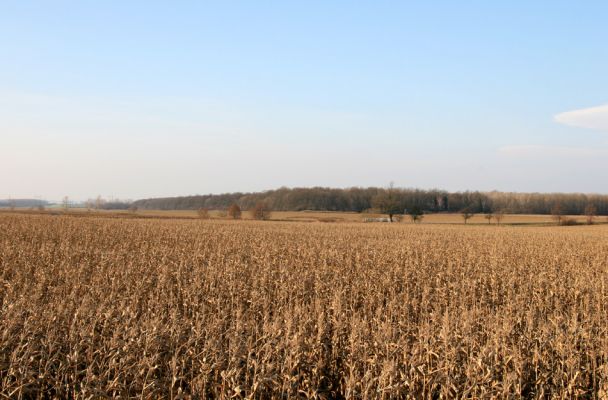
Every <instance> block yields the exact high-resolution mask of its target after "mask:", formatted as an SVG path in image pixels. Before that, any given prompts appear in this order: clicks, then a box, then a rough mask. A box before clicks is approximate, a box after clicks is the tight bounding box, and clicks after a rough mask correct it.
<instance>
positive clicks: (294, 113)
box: [0, 0, 608, 200]
mask: <svg viewBox="0 0 608 400" xmlns="http://www.w3.org/2000/svg"><path fill="white" fill-rule="evenodd" d="M606 21H608V2H605V1H576V2H574V1H535V2H530V1H511V2H488V1H459V2H448V1H429V2H422V1H420V2H389V1H373V2H372V1H369V2H347V1H335V2H321V1H309V2H260V1H255V2H254V1H251V2H244V1H243V2H239V1H236V2H203V1H175V2H168V1H167V2H160V1H105V2H95V1H87V0H84V1H54V2H49V1H25V0H24V1H5V2H1V3H0V60H2V62H1V63H0V199H1V198H7V197H9V196H10V197H13V198H26V197H27V198H30V197H41V198H45V199H49V200H57V199H60V198H61V197H63V196H64V195H68V196H69V197H70V198H72V199H79V200H84V199H86V198H92V197H95V196H97V195H98V194H100V195H102V196H105V197H109V196H114V197H118V198H125V199H126V198H130V199H137V198H145V197H157V196H175V195H188V194H197V193H198V194H202V193H220V192H232V191H257V190H265V189H272V188H277V187H280V186H289V187H295V186H332V187H349V186H384V185H387V184H388V183H389V182H391V181H393V182H395V184H396V185H397V186H403V187H420V188H441V189H447V190H467V189H470V190H494V189H496V190H503V191H520V192H524V191H534V192H554V191H559V192H595V193H608V180H607V179H606V177H607V175H608V173H607V172H606V167H608V73H607V72H606V71H608V45H607V43H608V23H606Z"/></svg>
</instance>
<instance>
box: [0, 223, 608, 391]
mask: <svg viewBox="0 0 608 400" xmlns="http://www.w3.org/2000/svg"><path fill="white" fill-rule="evenodd" d="M138 213H140V212H138ZM141 213H145V211H141ZM276 215H277V214H276V213H275V214H274V218H277V216H276ZM299 215H300V214H299ZM354 215H356V216H357V217H358V218H359V219H358V221H360V220H361V219H360V218H361V215H360V214H354ZM108 216H109V215H108ZM529 218H532V217H529ZM281 219H288V218H281ZM432 219H433V217H432V216H428V218H426V219H425V220H424V223H423V224H420V225H413V224H410V223H407V224H406V223H402V224H382V223H377V224H362V223H355V222H348V221H344V222H343V223H301V222H280V221H265V222H257V221H228V220H213V219H212V220H196V219H192V218H184V219H177V218H175V219H172V218H147V219H146V218H107V217H104V216H103V215H101V214H99V215H95V214H92V215H81V217H74V216H71V215H42V214H40V215H36V214H31V215H27V214H18V213H0V307H1V317H0V318H1V325H0V393H1V394H2V395H3V397H7V398H53V397H55V398H104V397H120V398H144V399H147V398H174V399H176V398H201V399H202V398H225V399H228V398H327V399H329V398H348V399H376V398H385V399H388V398H416V399H418V398H463V397H467V398H577V397H579V398H598V399H606V398H608V226H606V225H595V226H573V227H557V226H500V227H498V226H495V225H492V226H488V225H487V223H486V221H485V220H483V219H482V220H480V221H474V222H478V224H473V225H468V226H464V225H463V224H462V220H461V219H460V220H458V222H459V223H458V224H449V223H447V224H439V223H437V224H432V223H430V222H433V221H432ZM317 220H318V219H317ZM504 222H505V223H506V222H507V221H506V220H505V221H504Z"/></svg>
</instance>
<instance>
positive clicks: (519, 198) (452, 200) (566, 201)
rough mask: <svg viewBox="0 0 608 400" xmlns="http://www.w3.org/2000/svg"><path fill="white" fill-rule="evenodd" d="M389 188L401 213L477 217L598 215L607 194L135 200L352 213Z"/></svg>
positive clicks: (358, 191)
mask: <svg viewBox="0 0 608 400" xmlns="http://www.w3.org/2000/svg"><path fill="white" fill-rule="evenodd" d="M389 190H391V191H392V193H393V194H394V195H396V196H397V198H398V201H399V204H400V206H401V208H402V209H404V210H405V209H407V208H411V207H419V208H420V209H422V210H424V211H425V212H458V211H461V210H463V209H465V208H467V209H469V210H471V211H472V212H476V213H486V212H496V211H504V212H508V213H516V214H550V213H551V210H552V209H553V208H554V207H555V206H556V205H559V206H560V208H561V210H562V211H563V212H564V213H565V214H573V215H574V214H583V213H584V212H585V208H586V207H587V206H588V205H590V204H592V205H594V206H595V208H596V211H597V214H599V215H608V195H600V194H582V193H508V192H478V191H466V192H447V191H445V190H438V189H431V190H422V189H403V188H394V189H386V188H376V187H370V188H359V187H353V188H347V189H334V188H324V187H314V188H293V189H290V188H280V189H276V190H268V191H264V192H256V193H225V194H208V195H195V196H183V197H167V198H155V199H143V200H137V201H135V202H134V203H133V204H134V205H135V206H137V207H138V208H140V209H160V210H196V209H199V208H207V209H226V208H227V207H228V206H230V205H231V204H235V203H236V204H238V205H239V206H240V207H241V208H243V209H250V208H252V207H253V206H254V205H255V204H257V203H259V202H264V203H265V204H266V205H267V207H268V208H270V209H271V210H275V211H302V210H315V211H354V212H363V211H366V210H369V209H373V208H374V205H375V204H374V199H375V198H377V197H378V196H379V195H382V194H383V193H386V192H387V191H389Z"/></svg>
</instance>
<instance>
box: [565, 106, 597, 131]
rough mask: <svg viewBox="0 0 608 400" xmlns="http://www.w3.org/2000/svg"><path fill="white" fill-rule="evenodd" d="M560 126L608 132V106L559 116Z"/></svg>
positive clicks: (569, 112)
mask: <svg viewBox="0 0 608 400" xmlns="http://www.w3.org/2000/svg"><path fill="white" fill-rule="evenodd" d="M554 118H555V121H557V122H559V123H560V124H564V125H569V126H577V127H581V128H589V129H596V130H600V131H605V132H608V104H604V105H601V106H597V107H590V108H583V109H580V110H573V111H567V112H563V113H560V114H557V115H556V116H555V117H554Z"/></svg>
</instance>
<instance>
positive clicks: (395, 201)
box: [372, 182, 402, 222]
mask: <svg viewBox="0 0 608 400" xmlns="http://www.w3.org/2000/svg"><path fill="white" fill-rule="evenodd" d="M372 205H373V206H374V207H375V208H377V209H378V210H379V211H380V212H381V213H382V214H388V219H389V220H390V221H391V222H393V215H395V214H399V213H401V211H402V209H401V201H400V199H399V193H398V191H397V189H395V187H394V184H393V182H391V183H390V185H389V187H388V188H387V189H383V190H382V191H381V192H380V193H378V194H377V195H376V196H374V198H373V199H372Z"/></svg>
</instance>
